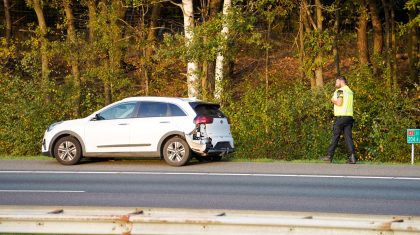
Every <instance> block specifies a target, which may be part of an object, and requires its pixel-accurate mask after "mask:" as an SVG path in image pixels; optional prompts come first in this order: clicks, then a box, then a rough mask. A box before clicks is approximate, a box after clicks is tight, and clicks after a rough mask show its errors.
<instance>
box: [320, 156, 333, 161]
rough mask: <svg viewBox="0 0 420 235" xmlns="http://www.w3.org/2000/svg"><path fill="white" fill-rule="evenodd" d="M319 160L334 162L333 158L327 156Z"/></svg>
mask: <svg viewBox="0 0 420 235" xmlns="http://www.w3.org/2000/svg"><path fill="white" fill-rule="evenodd" d="M319 160H321V161H325V162H330V163H331V162H332V157H331V156H329V155H327V156H325V157H320V158H319Z"/></svg>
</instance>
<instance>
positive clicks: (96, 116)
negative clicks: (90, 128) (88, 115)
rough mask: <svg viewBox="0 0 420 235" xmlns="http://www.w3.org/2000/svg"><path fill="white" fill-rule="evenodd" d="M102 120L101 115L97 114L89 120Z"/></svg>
mask: <svg viewBox="0 0 420 235" xmlns="http://www.w3.org/2000/svg"><path fill="white" fill-rule="evenodd" d="M103 119H104V118H103V117H101V115H100V114H99V113H97V114H95V117H94V118H92V119H91V121H100V120H103Z"/></svg>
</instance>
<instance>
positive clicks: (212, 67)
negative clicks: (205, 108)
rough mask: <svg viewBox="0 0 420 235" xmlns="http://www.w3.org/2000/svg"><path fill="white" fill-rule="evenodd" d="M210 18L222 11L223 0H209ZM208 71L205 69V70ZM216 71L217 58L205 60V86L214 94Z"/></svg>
mask: <svg viewBox="0 0 420 235" xmlns="http://www.w3.org/2000/svg"><path fill="white" fill-rule="evenodd" d="M209 2H210V4H209V19H210V20H211V19H214V18H215V17H216V16H217V13H218V12H219V11H220V8H221V5H222V0H209ZM205 69H206V70H207V71H204V70H205ZM215 72H216V60H212V61H205V63H204V64H203V74H205V76H206V78H205V81H204V83H203V86H205V88H206V90H207V92H208V94H212V96H213V94H214V91H215V76H216V74H215Z"/></svg>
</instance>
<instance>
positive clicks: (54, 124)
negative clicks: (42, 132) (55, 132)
mask: <svg viewBox="0 0 420 235" xmlns="http://www.w3.org/2000/svg"><path fill="white" fill-rule="evenodd" d="M60 123H62V122H56V123H53V124H51V125H50V126H49V127H48V129H47V132H50V131H52V129H54V127H56V126H57V125H59V124H60Z"/></svg>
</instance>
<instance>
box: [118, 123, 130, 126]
mask: <svg viewBox="0 0 420 235" xmlns="http://www.w3.org/2000/svg"><path fill="white" fill-rule="evenodd" d="M127 125H128V123H118V126H127Z"/></svg>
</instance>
